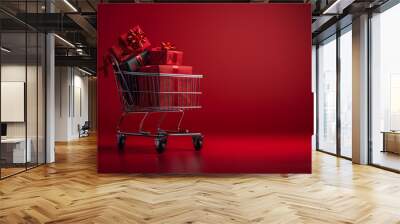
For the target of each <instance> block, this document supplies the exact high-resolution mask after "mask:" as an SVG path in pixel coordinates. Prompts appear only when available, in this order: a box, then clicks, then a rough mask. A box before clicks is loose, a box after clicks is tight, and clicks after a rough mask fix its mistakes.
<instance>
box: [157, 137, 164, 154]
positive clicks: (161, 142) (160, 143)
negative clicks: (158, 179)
mask: <svg viewBox="0 0 400 224" xmlns="http://www.w3.org/2000/svg"><path fill="white" fill-rule="evenodd" d="M155 143H156V150H157V152H158V153H160V154H161V153H163V152H164V151H165V147H166V146H167V137H166V136H157V137H156V138H155Z"/></svg>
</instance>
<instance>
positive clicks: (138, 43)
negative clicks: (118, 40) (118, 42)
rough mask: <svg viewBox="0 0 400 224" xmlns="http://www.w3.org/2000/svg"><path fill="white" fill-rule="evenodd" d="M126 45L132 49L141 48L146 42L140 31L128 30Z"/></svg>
mask: <svg viewBox="0 0 400 224" xmlns="http://www.w3.org/2000/svg"><path fill="white" fill-rule="evenodd" d="M127 41H128V44H129V45H131V46H132V47H134V48H135V49H137V48H141V47H142V46H143V44H144V43H145V42H146V35H145V34H144V32H143V31H142V30H140V29H139V30H133V29H130V30H129V31H128V38H127Z"/></svg>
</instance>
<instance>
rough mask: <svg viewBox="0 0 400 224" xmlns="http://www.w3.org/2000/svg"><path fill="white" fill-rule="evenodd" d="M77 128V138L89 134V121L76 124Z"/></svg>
mask: <svg viewBox="0 0 400 224" xmlns="http://www.w3.org/2000/svg"><path fill="white" fill-rule="evenodd" d="M78 129H79V138H81V137H87V136H89V130H90V125H89V121H85V123H84V124H83V125H82V127H80V125H78Z"/></svg>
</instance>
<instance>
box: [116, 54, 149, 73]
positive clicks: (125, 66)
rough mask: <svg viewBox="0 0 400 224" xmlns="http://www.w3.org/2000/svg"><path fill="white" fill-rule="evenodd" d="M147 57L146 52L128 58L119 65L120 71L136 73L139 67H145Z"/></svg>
mask: <svg viewBox="0 0 400 224" xmlns="http://www.w3.org/2000/svg"><path fill="white" fill-rule="evenodd" d="M147 56H148V52H147V51H143V52H142V53H140V54H138V55H136V56H133V57H130V58H128V59H127V60H125V61H124V62H123V63H122V64H121V68H122V70H125V71H130V72H135V71H137V70H138V69H139V68H140V67H142V66H143V65H145V63H146V59H147Z"/></svg>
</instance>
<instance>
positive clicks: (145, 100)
mask: <svg viewBox="0 0 400 224" xmlns="http://www.w3.org/2000/svg"><path fill="white" fill-rule="evenodd" d="M110 51H111V54H112V55H114V56H115V58H116V59H117V60H118V63H119V64H120V67H121V68H122V70H125V71H130V72H144V73H168V74H192V66H184V65H182V61H183V52H182V51H178V50H176V47H175V46H174V45H173V44H172V43H170V42H162V43H161V46H159V47H153V48H152V47H151V44H150V41H149V39H148V38H147V37H146V35H145V33H144V32H143V31H142V29H141V28H140V27H139V26H135V27H133V28H132V29H130V30H129V31H128V32H127V33H124V34H122V35H120V36H119V38H118V44H116V45H114V46H112V47H111V49H110ZM149 81H150V79H148V78H143V79H142V80H141V78H140V77H134V79H130V80H127V82H128V88H135V89H137V90H139V91H138V92H171V91H179V88H181V86H180V85H178V84H177V83H171V82H169V83H168V84H167V85H164V84H163V83H161V82H162V81H161V80H160V77H153V79H151V81H152V83H149ZM132 85H134V86H132ZM150 88H151V90H150ZM154 88H156V89H154ZM154 90H156V91H154ZM173 97H174V96H173V95H167V96H166V95H163V96H160V94H159V95H156V94H153V93H152V94H147V95H145V94H141V95H140V96H139V97H137V99H136V100H135V104H140V105H141V106H145V107H148V106H150V107H151V106H153V107H160V106H174V105H172V104H174V101H177V100H176V99H174V98H173Z"/></svg>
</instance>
